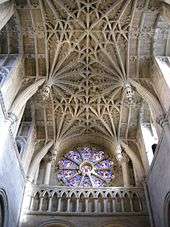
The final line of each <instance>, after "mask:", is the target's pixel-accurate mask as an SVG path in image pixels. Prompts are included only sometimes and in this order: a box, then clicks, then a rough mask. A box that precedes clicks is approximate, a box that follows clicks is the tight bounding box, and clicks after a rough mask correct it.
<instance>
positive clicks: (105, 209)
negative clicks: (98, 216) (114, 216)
mask: <svg viewBox="0 0 170 227" xmlns="http://www.w3.org/2000/svg"><path fill="white" fill-rule="evenodd" d="M103 203H104V213H107V198H103Z"/></svg>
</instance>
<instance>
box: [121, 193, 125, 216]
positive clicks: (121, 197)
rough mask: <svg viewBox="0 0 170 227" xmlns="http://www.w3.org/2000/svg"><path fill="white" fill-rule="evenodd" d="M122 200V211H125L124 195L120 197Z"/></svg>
mask: <svg viewBox="0 0 170 227" xmlns="http://www.w3.org/2000/svg"><path fill="white" fill-rule="evenodd" d="M120 202H121V211H122V212H124V210H125V209H124V199H123V196H121V197H120Z"/></svg>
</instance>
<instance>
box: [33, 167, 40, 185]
mask: <svg viewBox="0 0 170 227" xmlns="http://www.w3.org/2000/svg"><path fill="white" fill-rule="evenodd" d="M39 169H40V165H39V166H38V169H37V171H36V173H35V177H34V184H37V180H38V176H39Z"/></svg>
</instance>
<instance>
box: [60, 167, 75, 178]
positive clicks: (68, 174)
mask: <svg viewBox="0 0 170 227" xmlns="http://www.w3.org/2000/svg"><path fill="white" fill-rule="evenodd" d="M76 174H78V172H77V171H76V170H67V169H66V170H59V171H58V178H60V179H62V178H71V177H73V176H75V175H76Z"/></svg>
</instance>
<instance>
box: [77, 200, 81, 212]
mask: <svg viewBox="0 0 170 227" xmlns="http://www.w3.org/2000/svg"><path fill="white" fill-rule="evenodd" d="M79 202H80V200H79V198H77V199H76V212H79Z"/></svg>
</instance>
